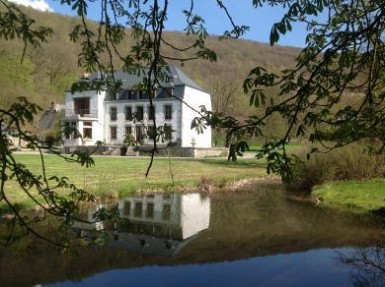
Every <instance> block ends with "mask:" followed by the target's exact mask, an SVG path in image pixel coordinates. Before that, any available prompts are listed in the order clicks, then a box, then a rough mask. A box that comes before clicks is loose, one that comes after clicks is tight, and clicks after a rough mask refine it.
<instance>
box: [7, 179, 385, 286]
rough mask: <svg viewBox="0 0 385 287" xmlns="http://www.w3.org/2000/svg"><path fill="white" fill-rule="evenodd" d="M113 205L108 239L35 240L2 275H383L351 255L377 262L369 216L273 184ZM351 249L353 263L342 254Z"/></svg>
mask: <svg viewBox="0 0 385 287" xmlns="http://www.w3.org/2000/svg"><path fill="white" fill-rule="evenodd" d="M118 207H119V211H120V214H121V216H122V218H123V221H122V224H121V225H120V226H119V227H118V229H117V230H115V233H114V232H113V231H111V232H110V237H111V240H110V241H109V244H108V246H107V247H103V248H100V247H99V248H88V249H86V250H81V251H78V252H68V253H66V254H61V255H59V254H57V253H55V252H51V253H50V252H41V251H39V249H38V248H36V252H35V253H34V252H33V250H32V251H30V254H27V255H24V256H21V255H20V256H18V259H17V260H16V261H15V262H13V261H12V262H11V266H9V265H10V263H9V261H8V262H5V260H7V257H6V256H1V257H0V268H2V270H3V272H2V273H1V274H0V280H1V281H0V282H2V283H1V285H2V286H33V285H37V284H41V285H43V286H272V287H274V286H341V287H344V286H358V285H357V284H358V283H360V282H361V283H362V282H366V283H365V284H366V285H360V286H384V285H382V283H384V284H385V280H384V279H383V275H382V273H381V272H377V273H375V275H376V276H374V277H373V273H370V272H371V271H370V270H372V269H370V268H369V269H370V270H369V271H368V272H367V270H366V269H365V268H364V267H367V264H366V265H362V266H361V265H360V264H359V263H360V262H361V261H360V260H361V259H362V258H363V256H368V257H369V258H373V259H374V260H377V261H381V262H376V263H378V264H384V262H385V260H384V262H382V257H381V256H382V255H381V254H380V256H379V253H375V251H382V250H379V249H376V248H375V245H376V242H377V240H378V238H379V236H380V235H381V233H382V229H381V227H380V226H381V223H380V222H379V221H378V220H377V219H375V218H368V217H361V216H357V215H351V214H345V213H337V212H333V211H330V210H325V209H322V208H321V207H315V206H313V205H312V204H309V203H303V202H297V201H293V200H290V199H289V198H288V196H287V194H286V193H285V192H284V191H283V190H282V188H281V187H280V186H278V185H258V186H254V187H250V188H249V189H245V190H243V191H238V192H234V191H231V192H224V193H215V194H212V195H210V196H208V195H202V194H198V193H192V194H169V195H157V194H155V195H146V196H143V197H139V196H134V197H128V198H124V199H122V200H120V201H119V204H118ZM91 213H92V212H90V214H89V215H88V216H91ZM75 228H76V232H77V233H78V234H80V235H81V236H89V234H90V232H91V231H90V230H92V229H95V228H96V229H97V228H107V225H106V226H103V223H100V224H99V225H97V226H95V225H94V226H91V225H88V226H86V225H78V226H75ZM81 230H83V231H81ZM370 252H372V253H370ZM370 256H372V257H370ZM352 258H355V259H357V261H355V262H356V263H358V265H357V264H356V265H355V266H353V265H352V264H347V263H346V261H349V260H350V259H352ZM366 259H367V258H366ZM350 261H351V260H350ZM350 261H349V262H350ZM366 262H367V261H366ZM12 265H13V267H14V268H12ZM384 266H385V264H384ZM369 267H370V266H369ZM364 269H365V270H364ZM375 271H376V270H375ZM373 280H376V282H374V281H373ZM373 282H374V283H375V284H377V285H373V284H374V283H373ZM378 283H379V284H378ZM370 284H371V285H370Z"/></svg>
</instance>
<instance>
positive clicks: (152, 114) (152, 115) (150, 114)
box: [148, 106, 155, 121]
mask: <svg viewBox="0 0 385 287" xmlns="http://www.w3.org/2000/svg"><path fill="white" fill-rule="evenodd" d="M154 118H155V106H152V107H151V106H148V119H149V120H150V121H152V120H154Z"/></svg>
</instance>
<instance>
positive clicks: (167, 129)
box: [163, 125, 172, 140]
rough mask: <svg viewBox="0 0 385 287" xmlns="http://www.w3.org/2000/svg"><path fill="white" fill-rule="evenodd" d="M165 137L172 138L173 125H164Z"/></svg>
mask: <svg viewBox="0 0 385 287" xmlns="http://www.w3.org/2000/svg"><path fill="white" fill-rule="evenodd" d="M163 129H164V139H165V140H172V127H171V126H168V125H164V127H163Z"/></svg>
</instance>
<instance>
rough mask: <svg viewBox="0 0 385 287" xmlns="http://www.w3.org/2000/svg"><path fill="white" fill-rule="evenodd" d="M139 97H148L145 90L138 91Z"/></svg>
mask: <svg viewBox="0 0 385 287" xmlns="http://www.w3.org/2000/svg"><path fill="white" fill-rule="evenodd" d="M138 93H139V99H142V100H144V99H148V94H147V93H146V92H145V91H139V92H138Z"/></svg>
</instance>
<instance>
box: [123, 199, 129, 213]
mask: <svg viewBox="0 0 385 287" xmlns="http://www.w3.org/2000/svg"><path fill="white" fill-rule="evenodd" d="M123 215H126V216H130V215H131V202H129V201H125V202H124V204H123Z"/></svg>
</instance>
